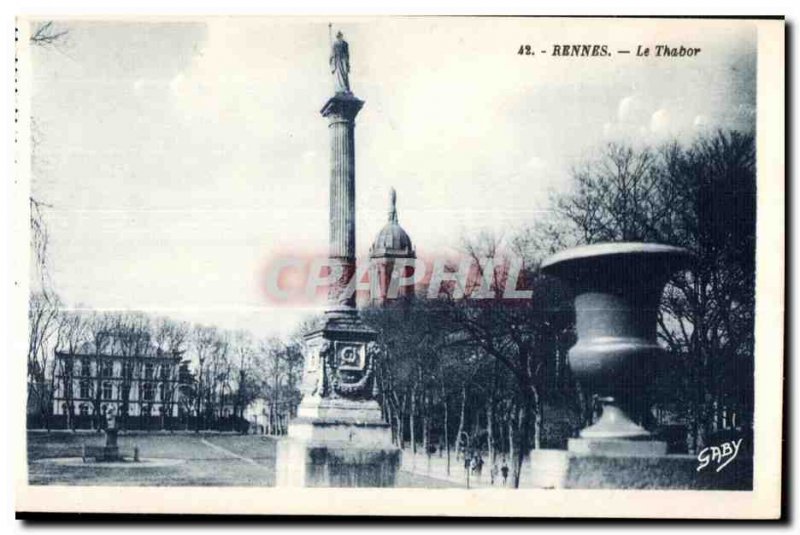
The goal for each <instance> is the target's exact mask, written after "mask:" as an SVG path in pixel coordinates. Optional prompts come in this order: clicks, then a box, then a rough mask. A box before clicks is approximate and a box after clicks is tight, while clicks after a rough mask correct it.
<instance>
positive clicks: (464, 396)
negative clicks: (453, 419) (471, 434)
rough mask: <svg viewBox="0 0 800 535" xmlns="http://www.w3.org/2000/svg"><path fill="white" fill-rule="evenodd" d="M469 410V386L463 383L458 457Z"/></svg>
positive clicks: (457, 435)
mask: <svg viewBox="0 0 800 535" xmlns="http://www.w3.org/2000/svg"><path fill="white" fill-rule="evenodd" d="M466 411H467V386H466V385H461V414H460V415H459V418H458V433H457V434H456V459H458V456H459V455H460V454H461V453H462V452H461V449H462V443H461V435H463V434H464V420H465V417H466Z"/></svg>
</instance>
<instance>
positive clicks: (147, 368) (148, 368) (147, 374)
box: [144, 362, 153, 379]
mask: <svg viewBox="0 0 800 535" xmlns="http://www.w3.org/2000/svg"><path fill="white" fill-rule="evenodd" d="M144 378H145V379H152V378H153V363H152V362H148V363H147V364H145V365H144Z"/></svg>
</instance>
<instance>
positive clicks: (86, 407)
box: [80, 403, 89, 416]
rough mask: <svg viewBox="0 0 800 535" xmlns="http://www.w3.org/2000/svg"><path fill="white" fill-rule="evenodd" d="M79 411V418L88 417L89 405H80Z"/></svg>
mask: <svg viewBox="0 0 800 535" xmlns="http://www.w3.org/2000/svg"><path fill="white" fill-rule="evenodd" d="M80 411H81V416H89V405H86V404H85V403H84V404H82V405H81V407H80Z"/></svg>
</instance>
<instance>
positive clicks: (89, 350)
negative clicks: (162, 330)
mask: <svg viewBox="0 0 800 535" xmlns="http://www.w3.org/2000/svg"><path fill="white" fill-rule="evenodd" d="M129 351H130V350H125V348H123V347H122V346H121V344H120V342H119V340H116V339H115V340H112V341H110V342H109V343H108V344H105V345H104V347H101V348H100V351H97V348H96V347H95V344H94V342H91V341H87V342H83V343H81V344H80V345H78V347H77V349H76V350H75V351H74V352H72V353H70V352H69V351H63V350H57V351H56V355H59V356H62V357H69V356H72V357H117V358H122V357H125V358H131V357H134V358H137V357H138V358H161V359H179V358H180V357H181V354H182V352H174V353H173V352H170V351H162V350H161V348H159V347H157V346H155V345H152V344H147V345H142V347H139V348H137V351H136V353H135V354H134V355H131V354H129Z"/></svg>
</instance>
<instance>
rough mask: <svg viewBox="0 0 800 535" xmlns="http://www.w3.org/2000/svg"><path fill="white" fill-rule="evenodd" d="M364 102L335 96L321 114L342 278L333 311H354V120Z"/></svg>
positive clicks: (333, 254)
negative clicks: (328, 147) (326, 135)
mask: <svg viewBox="0 0 800 535" xmlns="http://www.w3.org/2000/svg"><path fill="white" fill-rule="evenodd" d="M363 105H364V102H363V101H361V100H359V99H357V98H356V97H354V96H353V95H352V94H350V93H341V94H337V95H334V96H333V97H332V98H331V99H330V100H328V102H327V103H326V104H325V106H324V107H323V108H322V110H321V112H320V113H322V116H323V117H326V118H327V119H328V129H329V131H330V140H331V154H330V168H331V172H330V234H329V243H330V247H329V253H328V254H329V256H330V260H331V266H332V268H338V269H339V270H340V273H341V276H340V277H339V281H338V283H336V284H333V285H332V286H331V289H330V292H329V301H330V312H333V313H340V312H345V313H352V312H353V311H355V292H350V295H347V293H346V292H345V291H344V290H345V287H346V285H347V283H348V281H350V280H351V278H352V277H353V276H354V275H355V270H356V220H355V219H356V207H355V199H356V165H355V163H356V162H355V158H356V151H355V118H356V115H358V112H359V111H361V107H362V106H363Z"/></svg>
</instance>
